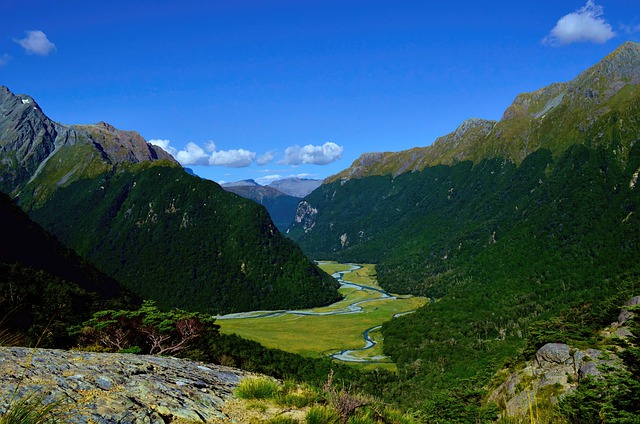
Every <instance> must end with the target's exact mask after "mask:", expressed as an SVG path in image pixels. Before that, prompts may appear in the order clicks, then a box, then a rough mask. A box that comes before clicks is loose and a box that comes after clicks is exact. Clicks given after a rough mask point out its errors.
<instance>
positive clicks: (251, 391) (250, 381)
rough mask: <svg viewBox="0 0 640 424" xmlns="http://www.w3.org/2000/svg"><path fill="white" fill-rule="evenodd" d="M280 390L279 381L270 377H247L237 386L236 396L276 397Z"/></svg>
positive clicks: (245, 397)
mask: <svg viewBox="0 0 640 424" xmlns="http://www.w3.org/2000/svg"><path fill="white" fill-rule="evenodd" d="M279 390H280V386H279V385H278V383H277V382H276V381H275V380H272V379H270V378H267V377H260V378H246V379H244V380H242V381H241V382H240V384H239V385H238V387H236V396H238V397H239V398H241V399H274V398H275V397H276V395H277V394H278V391H279Z"/></svg>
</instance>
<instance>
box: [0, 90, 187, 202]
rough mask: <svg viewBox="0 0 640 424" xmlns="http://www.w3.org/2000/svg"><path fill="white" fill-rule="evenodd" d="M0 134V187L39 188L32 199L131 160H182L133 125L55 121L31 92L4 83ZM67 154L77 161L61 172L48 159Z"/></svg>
mask: <svg viewBox="0 0 640 424" xmlns="http://www.w3.org/2000/svg"><path fill="white" fill-rule="evenodd" d="M0 134H1V137H0V157H1V158H2V159H1V160H0V190H2V191H4V192H7V193H11V194H12V195H14V196H16V195H22V196H24V195H25V194H26V196H27V197H29V198H30V197H32V196H33V194H34V192H36V191H40V192H41V194H40V195H38V194H37V193H36V195H35V196H33V197H35V199H34V200H36V201H38V200H39V199H41V198H44V197H46V196H47V195H48V194H49V193H50V192H51V191H53V190H55V189H56V187H59V186H64V185H66V184H68V183H70V182H72V181H75V180H78V179H81V178H84V177H91V176H94V175H96V174H99V173H100V172H103V171H105V170H107V169H112V168H114V167H118V166H123V165H125V166H126V165H127V164H130V163H139V162H143V161H149V162H154V161H158V160H164V161H167V162H168V163H171V164H172V165H173V166H180V165H179V164H178V162H177V161H176V160H175V159H174V158H173V156H171V155H170V154H169V153H167V152H165V151H164V150H162V148H161V147H158V146H154V145H152V144H149V143H147V142H146V140H144V138H143V137H142V136H140V134H138V133H137V132H135V131H123V130H119V129H116V128H115V127H114V126H112V125H110V124H107V123H106V122H99V123H97V124H90V125H63V124H60V123H57V122H54V121H52V120H51V119H50V118H49V117H48V116H46V115H45V114H44V112H43V111H42V109H41V108H40V106H39V105H38V103H37V102H36V101H35V100H34V99H33V97H31V96H28V95H24V94H18V95H16V94H13V93H12V92H11V91H10V90H9V88H8V87H5V86H0ZM68 158H71V159H73V160H74V161H75V162H76V163H77V165H76V166H75V167H73V168H72V169H71V170H67V171H68V172H65V173H64V174H62V175H60V174H59V173H58V172H57V169H56V168H57V167H56V165H53V166H52V165H50V164H49V162H50V161H52V160H54V161H55V159H60V161H65V160H68Z"/></svg>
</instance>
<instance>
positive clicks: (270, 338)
mask: <svg viewBox="0 0 640 424" xmlns="http://www.w3.org/2000/svg"><path fill="white" fill-rule="evenodd" d="M320 267H321V268H322V269H323V270H324V271H326V272H327V273H329V274H333V273H335V272H339V271H346V270H348V269H350V268H351V266H350V265H346V264H339V263H335V262H326V263H321V264H320ZM344 280H345V281H349V282H353V283H357V284H361V285H365V286H368V287H375V288H379V287H378V285H377V282H376V274H375V266H374V265H371V264H365V265H363V266H362V268H360V269H357V270H355V271H352V272H349V273H347V274H345V276H344ZM340 292H341V294H342V295H343V296H344V299H343V300H342V301H340V302H337V303H334V304H332V305H329V306H326V307H321V308H315V309H311V310H309V311H312V312H315V313H327V312H329V313H330V312H337V311H340V310H344V309H346V308H347V307H348V306H349V305H351V304H353V303H355V302H361V301H366V302H365V303H362V304H360V305H359V306H360V307H361V308H362V312H359V313H351V314H337V315H292V314H285V315H279V316H270V317H260V318H244V317H243V318H232V319H219V320H217V321H216V323H217V324H219V325H220V327H221V328H220V331H221V332H223V333H235V334H237V335H239V336H241V337H244V338H247V339H250V340H255V341H257V342H259V343H261V344H262V345H264V346H267V347H271V348H278V349H282V350H285V351H289V352H293V353H298V354H301V355H304V356H310V357H319V356H328V355H331V354H333V353H336V352H339V351H342V350H345V349H358V348H362V347H364V345H365V342H364V339H363V337H362V333H363V332H364V331H365V330H367V329H369V328H372V327H375V326H377V325H380V324H382V323H383V322H385V321H388V320H390V319H393V316H394V315H395V314H398V313H403V312H408V311H413V310H415V309H417V308H419V307H420V306H422V305H424V304H425V303H426V299H425V298H421V297H413V296H399V297H398V298H395V299H393V298H391V299H390V298H382V294H381V293H379V292H376V291H371V290H361V289H358V288H353V287H343V288H341V289H340ZM370 337H371V338H372V339H373V340H375V341H376V342H378V344H377V345H376V346H374V347H373V348H372V349H368V350H366V351H361V352H355V353H354V356H357V357H358V358H362V359H364V360H369V359H370V358H374V357H377V356H378V357H379V356H382V347H381V344H380V342H382V335H381V333H380V331H379V330H375V331H372V332H371V333H370ZM376 361H381V362H382V363H380V364H370V363H369V364H367V363H354V364H358V365H361V366H365V367H367V368H371V367H375V366H381V367H384V368H387V369H394V368H395V365H394V364H392V363H390V361H389V360H387V359H385V360H379V359H377V360H376Z"/></svg>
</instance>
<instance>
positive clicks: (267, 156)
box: [256, 150, 275, 166]
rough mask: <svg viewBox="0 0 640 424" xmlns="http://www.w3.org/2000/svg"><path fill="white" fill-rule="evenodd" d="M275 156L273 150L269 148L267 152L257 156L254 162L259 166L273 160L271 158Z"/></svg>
mask: <svg viewBox="0 0 640 424" xmlns="http://www.w3.org/2000/svg"><path fill="white" fill-rule="evenodd" d="M274 158H275V152H274V151H273V150H269V151H268V152H267V153H265V154H264V155H262V156H260V157H259V158H258V160H257V161H256V163H257V164H258V165H260V166H262V165H266V164H268V163H269V162H273V159H274Z"/></svg>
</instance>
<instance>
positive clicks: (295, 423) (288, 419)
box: [269, 415, 300, 424]
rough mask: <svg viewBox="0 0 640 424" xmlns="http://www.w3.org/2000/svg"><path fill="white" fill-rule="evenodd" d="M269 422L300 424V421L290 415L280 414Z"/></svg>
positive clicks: (274, 423)
mask: <svg viewBox="0 0 640 424" xmlns="http://www.w3.org/2000/svg"><path fill="white" fill-rule="evenodd" d="M269 424H300V421H298V420H296V419H295V418H293V417H290V416H288V415H278V416H277V417H273V418H271V419H270V420H269Z"/></svg>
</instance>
